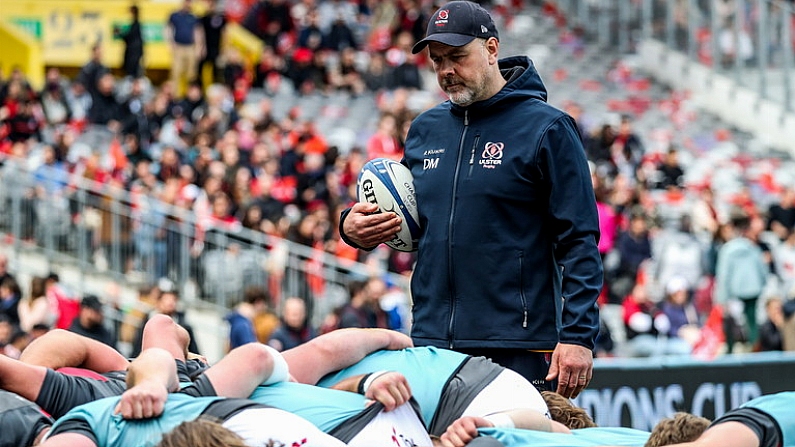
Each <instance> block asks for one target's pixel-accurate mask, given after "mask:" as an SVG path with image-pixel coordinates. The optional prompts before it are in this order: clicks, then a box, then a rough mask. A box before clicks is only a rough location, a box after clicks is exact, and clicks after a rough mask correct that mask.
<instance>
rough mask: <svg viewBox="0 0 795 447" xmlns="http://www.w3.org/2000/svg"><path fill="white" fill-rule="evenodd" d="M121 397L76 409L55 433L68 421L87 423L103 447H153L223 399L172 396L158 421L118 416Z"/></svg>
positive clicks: (169, 397) (106, 399) (54, 430)
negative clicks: (117, 407)
mask: <svg viewBox="0 0 795 447" xmlns="http://www.w3.org/2000/svg"><path fill="white" fill-rule="evenodd" d="M119 399H120V397H107V398H104V399H100V400H96V401H94V402H89V403H87V404H84V405H80V406H78V407H75V408H74V409H72V410H71V411H69V412H68V413H66V414H65V415H64V416H63V417H62V418H60V419H58V421H56V422H55V424H54V425H53V428H52V430H51V433H56V432H57V430H58V427H60V426H61V425H63V424H64V423H65V422H66V421H71V420H84V421H86V422H87V423H88V425H89V427H91V431H92V432H93V433H94V436H95V437H96V438H97V441H98V442H99V445H100V446H102V447H152V446H154V445H156V444H157V443H158V442H160V438H161V437H162V436H163V433H167V432H169V431H171V430H172V429H173V428H174V427H176V426H177V425H179V424H180V423H182V422H184V421H191V420H194V419H196V418H198V417H199V416H201V414H202V413H203V412H204V410H206V409H207V407H208V406H209V405H210V404H211V403H213V402H215V401H216V400H219V399H221V398H220V397H191V396H187V395H184V394H178V393H176V394H169V395H168V400H167V401H166V405H165V410H164V411H163V415H162V416H160V417H157V418H151V419H140V420H126V419H124V418H122V417H121V415H119V414H114V410H115V408H116V405H117V404H118V403H119Z"/></svg>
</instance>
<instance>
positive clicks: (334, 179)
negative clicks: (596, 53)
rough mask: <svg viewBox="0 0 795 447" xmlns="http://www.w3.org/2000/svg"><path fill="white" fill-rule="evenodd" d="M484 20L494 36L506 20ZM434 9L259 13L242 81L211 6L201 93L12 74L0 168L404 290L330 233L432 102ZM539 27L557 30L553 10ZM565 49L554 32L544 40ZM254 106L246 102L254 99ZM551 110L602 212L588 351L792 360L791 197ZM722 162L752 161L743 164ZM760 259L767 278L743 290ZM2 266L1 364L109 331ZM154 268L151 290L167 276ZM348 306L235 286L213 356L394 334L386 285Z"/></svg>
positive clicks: (409, 3) (571, 107)
mask: <svg viewBox="0 0 795 447" xmlns="http://www.w3.org/2000/svg"><path fill="white" fill-rule="evenodd" d="M496 3H499V4H496ZM186 5H188V6H187V8H188V9H186V11H187V12H188V13H190V9H189V6H190V5H189V2H186ZM488 6H489V7H492V8H493V9H494V11H495V15H497V17H500V18H501V19H504V20H506V21H507V20H508V19H510V17H511V16H512V15H514V14H516V13H517V12H519V11H520V9H519V8H521V7H523V6H522V2H508V3H505V2H495V4H494V5H491V4H489V5H488ZM433 7H434V5H433V3H432V2H426V1H418V0H386V1H359V2H353V1H346V0H326V1H314V0H301V1H288V0H269V1H258V2H256V3H254V4H252V5H251V8H250V10H249V12H248V13H247V14H244V15H242V16H240V17H238V18H237V20H239V21H240V22H241V24H242V25H243V26H244V27H245V28H246V29H248V30H249V31H251V32H252V33H253V34H254V35H256V36H257V37H259V38H260V39H262V41H263V42H264V44H265V45H264V50H263V53H262V55H261V57H260V59H259V61H258V62H257V63H256V64H253V65H248V64H247V63H246V62H245V61H244V60H243V58H242V57H241V56H240V54H239V52H237V51H235V50H234V49H226V47H216V46H220V45H221V44H222V42H223V38H222V37H221V36H222V35H223V27H224V24H225V23H226V21H227V20H230V17H227V16H225V15H224V14H222V13H219V11H218V10H216V9H214V7H213V4H212V3H211V4H210V8H209V9H208V12H207V13H206V16H204V17H195V19H196V24H197V25H196V26H198V29H200V30H201V31H202V33H203V37H202V38H201V39H198V42H199V43H201V44H202V45H205V47H202V48H201V51H199V52H198V53H197V56H201V57H197V61H196V62H197V63H198V62H202V65H204V63H205V62H208V63H211V65H212V66H213V69H212V74H211V78H212V79H211V81H212V82H211V83H209V84H207V85H204V84H205V83H206V77H203V76H201V75H200V74H199V69H198V68H197V69H195V70H192V71H191V70H188V71H185V72H184V73H181V74H180V76H172V78H171V79H169V80H167V81H164V82H162V83H161V84H159V85H154V84H153V83H152V82H151V81H150V80H149V78H147V77H146V76H145V73H144V72H143V71H142V70H141V67H140V66H136V65H135V64H133V63H129V64H128V63H125V64H124V67H125V68H124V73H122V72H119V71H114V70H111V69H110V67H106V66H104V65H103V63H102V47H101V46H100V45H97V46H95V47H94V49H93V52H92V54H91V55H90V59H89V61H88V62H87V63H86V65H85V66H83V67H82V69H81V70H80V72H79V73H78V74H77V76H75V77H74V78H71V79H70V78H67V77H65V76H64V75H62V74H61V72H60V71H59V70H58V69H57V68H54V67H53V68H49V69H48V70H47V74H46V83H45V85H44V87H43V89H41V90H35V89H34V88H33V87H32V86H31V85H30V84H29V83H28V81H27V80H26V75H25V73H23V72H22V71H20V70H18V69H16V70H13V71H12V72H11V74H10V76H9V77H7V78H5V79H0V157H2V160H3V163H4V165H5V167H10V166H13V165H12V163H9V160H12V159H14V160H27V163H28V164H29V165H30V166H32V167H33V168H35V169H37V170H36V172H37V174H36V182H37V189H36V191H40V192H41V191H42V190H45V191H47V192H50V193H51V192H52V191H59V190H65V189H67V188H68V186H69V185H70V182H71V181H72V180H71V179H74V178H85V179H90V180H93V181H96V182H99V183H101V184H112V185H115V186H118V187H121V188H124V189H126V190H128V191H130V192H132V193H133V194H137V195H141V196H147V197H155V198H158V199H159V200H161V201H163V202H164V203H167V204H171V205H174V206H176V207H180V208H182V209H187V210H190V211H191V212H193V213H194V214H195V216H196V218H197V221H198V222H200V223H202V224H201V227H202V228H203V229H204V230H205V231H206V230H208V229H211V228H213V227H215V228H224V229H234V228H248V229H251V230H255V231H260V232H263V233H266V234H269V235H273V236H277V237H281V238H286V239H288V240H291V241H294V242H298V243H300V244H303V245H307V246H310V247H314V248H317V249H319V250H323V251H325V252H326V253H331V254H334V255H335V256H337V257H339V258H340V259H347V260H357V261H361V262H368V260H372V259H376V258H378V259H382V258H387V261H386V263H385V264H386V265H387V266H388V269H389V270H390V271H392V272H395V273H399V274H405V275H409V274H410V273H411V269H412V265H413V262H414V256H415V255H414V254H412V253H403V252H397V251H392V250H389V249H387V248H385V247H379V248H378V249H376V250H374V251H373V252H363V251H358V250H356V249H353V248H352V247H350V246H347V245H346V244H345V243H344V242H342V241H341V240H340V239H339V234H338V232H337V219H338V216H339V213H340V211H341V210H342V209H344V208H345V207H347V206H349V205H350V203H351V202H352V201H353V200H355V184H356V178H357V175H358V172H359V169H360V168H361V166H362V165H363V164H364V163H365V162H366V161H367V160H369V159H371V158H375V157H389V158H393V159H396V160H399V159H400V158H401V156H402V147H403V141H404V137H405V133H406V131H407V129H408V124H409V123H410V122H411V120H412V119H413V117H414V116H416V113H418V112H419V111H420V110H421V109H422V107H420V108H417V107H410V105H409V104H410V103H411V101H410V98H412V97H413V95H415V94H418V93H419V92H422V91H423V88H427V89H428V90H433V88H434V86H424V85H423V82H422V79H423V75H422V73H423V71H424V70H426V69H427V61H425V60H424V59H423V57H424V56H423V55H412V54H411V51H410V49H411V46H412V44H413V43H414V42H415V41H416V40H418V39H419V38H421V37H422V35H423V34H424V30H425V24H426V21H427V18H428V17H430V15H431V14H432V13H433ZM542 11H545V13H546V14H549V15H550V16H552V17H554V16H555V15H556V14H559V11H556V9H555V8H554V6H552V5H551V4H547V5H546V7H545V8H543V9H542ZM183 12H184V11H183ZM134 14H137V11H136V12H135V13H134ZM569 37H570V34H569V33H567V32H565V31H564V30H561V44H566V40H567V39H568V38H569ZM144 44H145V43H144ZM143 48H145V45H144V46H143ZM208 55H209V59H208ZM212 56H215V57H212ZM125 57H126V55H125ZM128 62H129V61H128ZM185 73H187V75H186V74H185ZM191 73H195V74H191ZM614 74H615V73H614ZM619 75H620V73H619ZM647 82H648V81H647ZM284 91H289V92H290V94H291V95H294V96H297V97H300V96H310V95H330V94H333V93H344V94H347V95H350V96H351V97H361V96H365V97H370V98H372V116H373V117H376V115H377V119H375V120H373V122H374V123H377V125H375V126H369V125H368V124H369V123H361V128H359V129H355V131H356V132H357V135H358V136H359V137H358V138H357V144H354V145H353V147H351V148H349V149H346V150H342V148H340V147H337V146H335V145H333V144H330V143H329V142H328V139H327V135H324V134H323V133H322V132H321V131H319V130H318V128H317V126H316V125H315V122H314V119H315V117H313V116H306V115H304V114H303V113H302V110H301V109H300V108H297V107H296V108H293V109H291V110H290V111H289V112H288V113H287V114H285V116H283V117H276V116H275V115H274V114H273V108H274V104H273V102H272V101H273V98H274V97H275V95H277V94H281V93H280V92H284ZM433 91H435V90H433ZM253 92H257V93H261V95H259V96H258V99H257V100H255V101H252V100H251V99H250V98H251V97H252V93H253ZM424 98H430V99H431V100H430V102H429V103H428V104H427V105H430V104H431V103H434V102H436V101H437V100H440V99H441V97H440V96H439V95H438V94H437V93H433V94H432V95H427V92H426V95H425V96H424ZM564 108H566V110H567V111H568V112H569V113H570V114H571V115H572V116H573V117H574V118H575V119H577V120H578V122H579V124H580V130H581V133H582V138H583V141H584V143H585V148H586V151H587V155H588V158H589V160H590V162H591V167H592V176H593V184H594V190H595V196H596V197H595V198H596V201H597V206H598V209H599V216H600V226H601V232H602V235H601V240H600V243H599V248H600V252H601V253H602V255H603V261H604V265H605V287H604V290H603V293H602V296H601V297H600V302H599V304H600V306H601V308H602V309H603V318H602V321H603V324H602V332H601V334H600V338H599V346H598V348H597V355H599V356H614V355H616V356H649V355H662V354H692V355H697V356H701V357H702V358H712V357H714V356H716V355H719V354H720V353H723V352H726V351H728V352H731V351H732V350H734V349H736V350H746V351H750V350H755V351H763V350H783V349H787V350H795V301H793V299H795V184H774V183H772V180H771V179H769V178H768V179H767V180H768V182H767V183H766V184H765V186H766V187H767V188H766V190H765V195H764V198H765V201H763V202H760V201H759V200H756V197H759V195H758V194H754V187H758V184H757V185H751V184H746V185H744V186H743V188H741V189H740V190H739V191H738V192H737V193H736V194H732V195H731V196H727V195H726V194H717V191H713V189H712V188H713V186H714V185H712V184H711V182H710V179H709V178H707V179H702V180H703V181H701V182H693V181H688V178H689V177H688V172H687V171H688V169H689V167H688V166H686V165H685V164H684V163H683V162H682V156H683V155H687V154H684V153H683V152H682V151H681V150H680V148H677V147H676V146H675V145H670V146H669V147H667V148H665V150H662V151H660V150H650V148H649V144H648V142H649V141H650V140H651V138H652V136H651V135H640V134H636V131H635V129H633V120H634V117H633V116H632V115H631V114H626V115H624V116H622V117H621V118H620V119H619V120H616V121H614V122H607V121H600V122H599V123H598V124H596V125H594V123H589V122H587V121H585V120H582V119H581V118H582V117H583V116H584V115H587V111H583V110H582V109H581V106H580V105H579V104H577V103H576V102H570V103H567V104H565V106H564ZM418 109H419V110H418ZM725 138H729V137H727V136H725V135H723V136H721V138H719V139H725ZM732 162H733V163H735V164H739V165H744V166H745V165H748V163H750V162H749V160H748V159H747V157H745V156H744V155H743V154H742V153H740V154H737V155H736V156H734V158H733V159H732ZM11 169H13V168H11ZM739 238H743V240H747V241H750V243H751V244H750V245H752V246H753V247H754V250H747V251H746V252H743V253H741V254H738V255H737V256H741V255H743V256H749V257H751V258H753V259H749V260H747V262H741V263H732V262H730V261H731V260H732V259H733V258H731V259H730V258H728V257H727V256H726V255H723V256H722V255H721V253H722V251H724V252H725V251H726V250H724V248H725V247H728V246H729V245H728V244H729V242H730V241H731V240H733V239H739ZM197 240H199V241H200V238H197ZM192 248H193V249H194V250H201V247H200V246H197V247H192ZM134 249H135V250H143V249H144V247H134ZM757 251H758V253H759V256H758V261H759V264H761V265H762V266H763V268H764V271H763V274H762V276H761V279H760V278H759V277H756V278H751V279H748V277H747V276H746V275H750V274H751V271H754V270H753V269H752V268H750V267H748V266H749V265H755V263H756V261H757V259H756V258H754V256H756V254H757ZM162 259H166V260H167V259H168V258H162ZM3 261H4V262H2V263H1V264H0V267H2V268H0V274H2V278H1V279H0V346H2V347H3V349H4V350H5V353H6V354H7V355H15V353H18V351H19V350H21V349H23V347H24V344H25V343H27V342H28V341H29V340H30V338H32V337H35V335H36V333H37V332H38V331H42V330H47V329H48V328H54V327H63V328H70V327H75V326H76V325H81V326H83V329H82V330H83V333H85V332H89V333H90V332H91V331H99V332H101V330H100V329H99V326H103V327H105V328H107V327H108V326H109V324H107V322H105V323H103V321H102V318H101V317H102V315H101V313H102V311H103V308H104V310H108V309H112V308H113V301H112V300H111V299H110V298H109V297H103V299H102V300H101V301H102V302H104V306H103V305H102V302H100V305H97V301H98V300H97V298H96V297H91V296H86V297H79V298H78V297H73V296H69V297H67V296H63V295H64V294H59V292H58V291H59V290H60V289H58V288H57V282H58V281H57V275H55V274H53V275H50V277H48V278H34V279H33V280H32V282H31V284H30V285H27V284H25V285H21V284H18V283H17V282H16V280H15V279H14V278H13V275H12V274H11V273H9V272H8V270H7V268H6V267H7V262H5V261H6V260H5V259H3ZM730 264H731V265H730ZM129 268H130V269H133V268H135V266H134V265H130V266H129ZM151 268H158V269H159V270H162V271H159V273H160V274H159V275H158V276H167V275H168V269H167V267H156V266H152V267H151ZM740 277H742V279H741V280H740V281H739V282H742V283H743V284H745V285H748V284H753V285H755V287H756V288H755V289H754V290H742V291H740V292H737V293H734V292H732V291H731V290H730V289H729V287H730V285H731V284H733V283H736V282H738V281H731V279H737V278H740ZM54 284H55V285H54ZM347 293H348V298H349V299H348V303H347V304H345V305H344V306H341V307H339V308H337V309H335V310H334V311H333V312H330V313H329V315H328V318H327V319H326V320H324V322H323V324H322V325H321V327H313V326H312V325H311V324H310V323H309V318H308V316H307V309H306V303H305V302H304V300H303V299H302V298H300V297H289V298H287V299H284V300H281V301H280V306H279V309H273V304H274V302H273V300H272V299H271V298H270V296H269V291H268V290H266V289H263V288H250V289H247V290H246V291H245V293H244V294H243V296H241V297H240V303H239V304H236V305H235V307H234V308H233V309H232V310H231V312H230V314H229V315H228V316H227V318H226V320H227V321H228V322H229V325H230V346H231V347H234V346H237V345H239V344H242V343H245V342H247V341H251V340H253V339H257V340H260V341H262V342H268V343H271V344H272V345H273V346H274V347H276V348H277V349H287V348H290V347H292V346H294V345H296V344H298V343H302V342H304V341H306V340H308V339H309V338H311V337H313V336H314V335H315V334H317V333H319V332H323V331H327V330H331V329H333V328H337V327H389V328H394V329H398V330H406V329H407V327H408V319H407V309H406V307H405V306H406V304H405V302H406V300H405V296H395V294H396V293H397V292H395V291H393V290H391V289H389V287H388V285H387V284H385V283H384V281H383V280H381V279H379V278H371V279H370V280H367V281H364V282H362V283H358V282H356V283H354V284H351V287H350V288H349V290H348V291H347ZM169 294H171V297H170V299H168V300H167V301H168V303H166V304H165V305H163V306H161V305H160V303H161V301H162V297H163V295H169ZM167 298H168V297H167ZM177 299H178V296H176V295H175V291H174V290H173V287H168V286H162V285H159V286H153V287H148V288H147V289H146V290H144V291H142V292H141V300H140V301H141V303H144V305H142V306H141V307H140V308H136V309H135V310H133V311H128V312H126V315H125V316H124V318H120V319H118V320H119V323H118V324H117V327H116V328H114V329H115V330H113V331H111V334H112V335H110V336H109V335H108V334H98V337H104V338H106V339H107V338H110V339H111V343H114V341H116V340H121V341H124V342H126V343H131V344H133V345H134V342H135V328H136V327H139V326H140V324H141V322H143V321H145V319H146V316H147V314H148V313H149V312H162V313H170V314H174V313H175V312H177V308H178V306H177V305H176V303H177ZM396 303H397V304H396ZM751 308H753V311H751ZM757 308H758V309H759V310H760V312H759V313H757V312H756V309H757ZM384 309H388V311H385V310H384ZM276 311H278V314H279V315H277V314H276V313H274V312H276ZM91 312H95V313H99V314H100V315H99V316H97V315H94V314H91ZM84 313H85V314H86V316H85V317H83V314H84ZM125 321H126V323H125ZM86 328H89V329H86ZM91 328H93V329H91ZM73 330H80V329H79V328H77V329H73ZM194 352H200V351H198V348H196V350H195V351H194Z"/></svg>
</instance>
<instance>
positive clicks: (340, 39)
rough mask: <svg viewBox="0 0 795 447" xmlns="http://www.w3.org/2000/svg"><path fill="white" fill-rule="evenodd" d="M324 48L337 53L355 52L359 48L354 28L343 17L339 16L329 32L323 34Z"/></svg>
mask: <svg viewBox="0 0 795 447" xmlns="http://www.w3.org/2000/svg"><path fill="white" fill-rule="evenodd" d="M332 1H333V0H332ZM323 48H324V49H327V50H331V51H333V52H335V53H338V52H341V51H343V50H344V49H346V48H352V49H354V50H355V49H358V48H359V43H358V42H357V41H356V36H354V34H353V28H352V27H351V25H349V24H348V23H347V22H346V21H345V19H344V18H343V17H341V16H339V17H337V18H336V19H334V21H333V22H332V23H331V26H330V27H329V28H328V30H327V31H326V32H325V33H323ZM315 54H317V52H315Z"/></svg>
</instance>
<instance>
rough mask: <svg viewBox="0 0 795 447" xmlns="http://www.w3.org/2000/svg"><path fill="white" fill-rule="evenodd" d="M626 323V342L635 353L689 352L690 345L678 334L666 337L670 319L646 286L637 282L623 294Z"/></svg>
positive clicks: (663, 353) (644, 354)
mask: <svg viewBox="0 0 795 447" xmlns="http://www.w3.org/2000/svg"><path fill="white" fill-rule="evenodd" d="M623 308H624V326H625V328H626V331H627V345H628V348H629V353H630V355H631V356H633V357H652V356H661V355H682V354H689V353H690V351H691V348H690V345H689V344H688V343H687V342H685V341H683V340H681V339H678V338H667V336H666V334H667V333H668V331H669V329H670V327H671V323H670V320H668V317H667V316H666V315H665V314H664V313H663V312H662V311H660V309H659V308H658V307H657V306H656V305H655V304H654V303H653V302H652V301H651V300H650V299H649V295H648V292H647V291H646V287H645V285H643V284H635V286H634V287H633V288H632V292H631V293H630V294H629V295H627V296H626V298H624V303H623Z"/></svg>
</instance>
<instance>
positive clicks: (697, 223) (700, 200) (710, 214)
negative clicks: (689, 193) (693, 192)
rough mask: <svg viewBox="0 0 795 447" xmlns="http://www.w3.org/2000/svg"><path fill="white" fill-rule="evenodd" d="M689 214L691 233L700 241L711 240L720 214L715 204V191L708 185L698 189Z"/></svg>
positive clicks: (716, 228) (718, 223) (716, 229)
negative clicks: (690, 217)
mask: <svg viewBox="0 0 795 447" xmlns="http://www.w3.org/2000/svg"><path fill="white" fill-rule="evenodd" d="M690 214H691V216H692V219H691V229H692V230H693V234H695V235H696V237H697V238H698V239H699V240H701V241H711V240H712V237H713V235H714V234H715V233H716V232H717V231H718V226H719V225H720V216H719V215H718V209H717V208H716V206H715V193H714V192H713V191H712V188H711V187H710V186H709V185H707V186H704V187H703V188H700V189H699V191H698V197H697V198H696V200H695V203H694V204H693V206H692V208H691V210H690Z"/></svg>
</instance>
